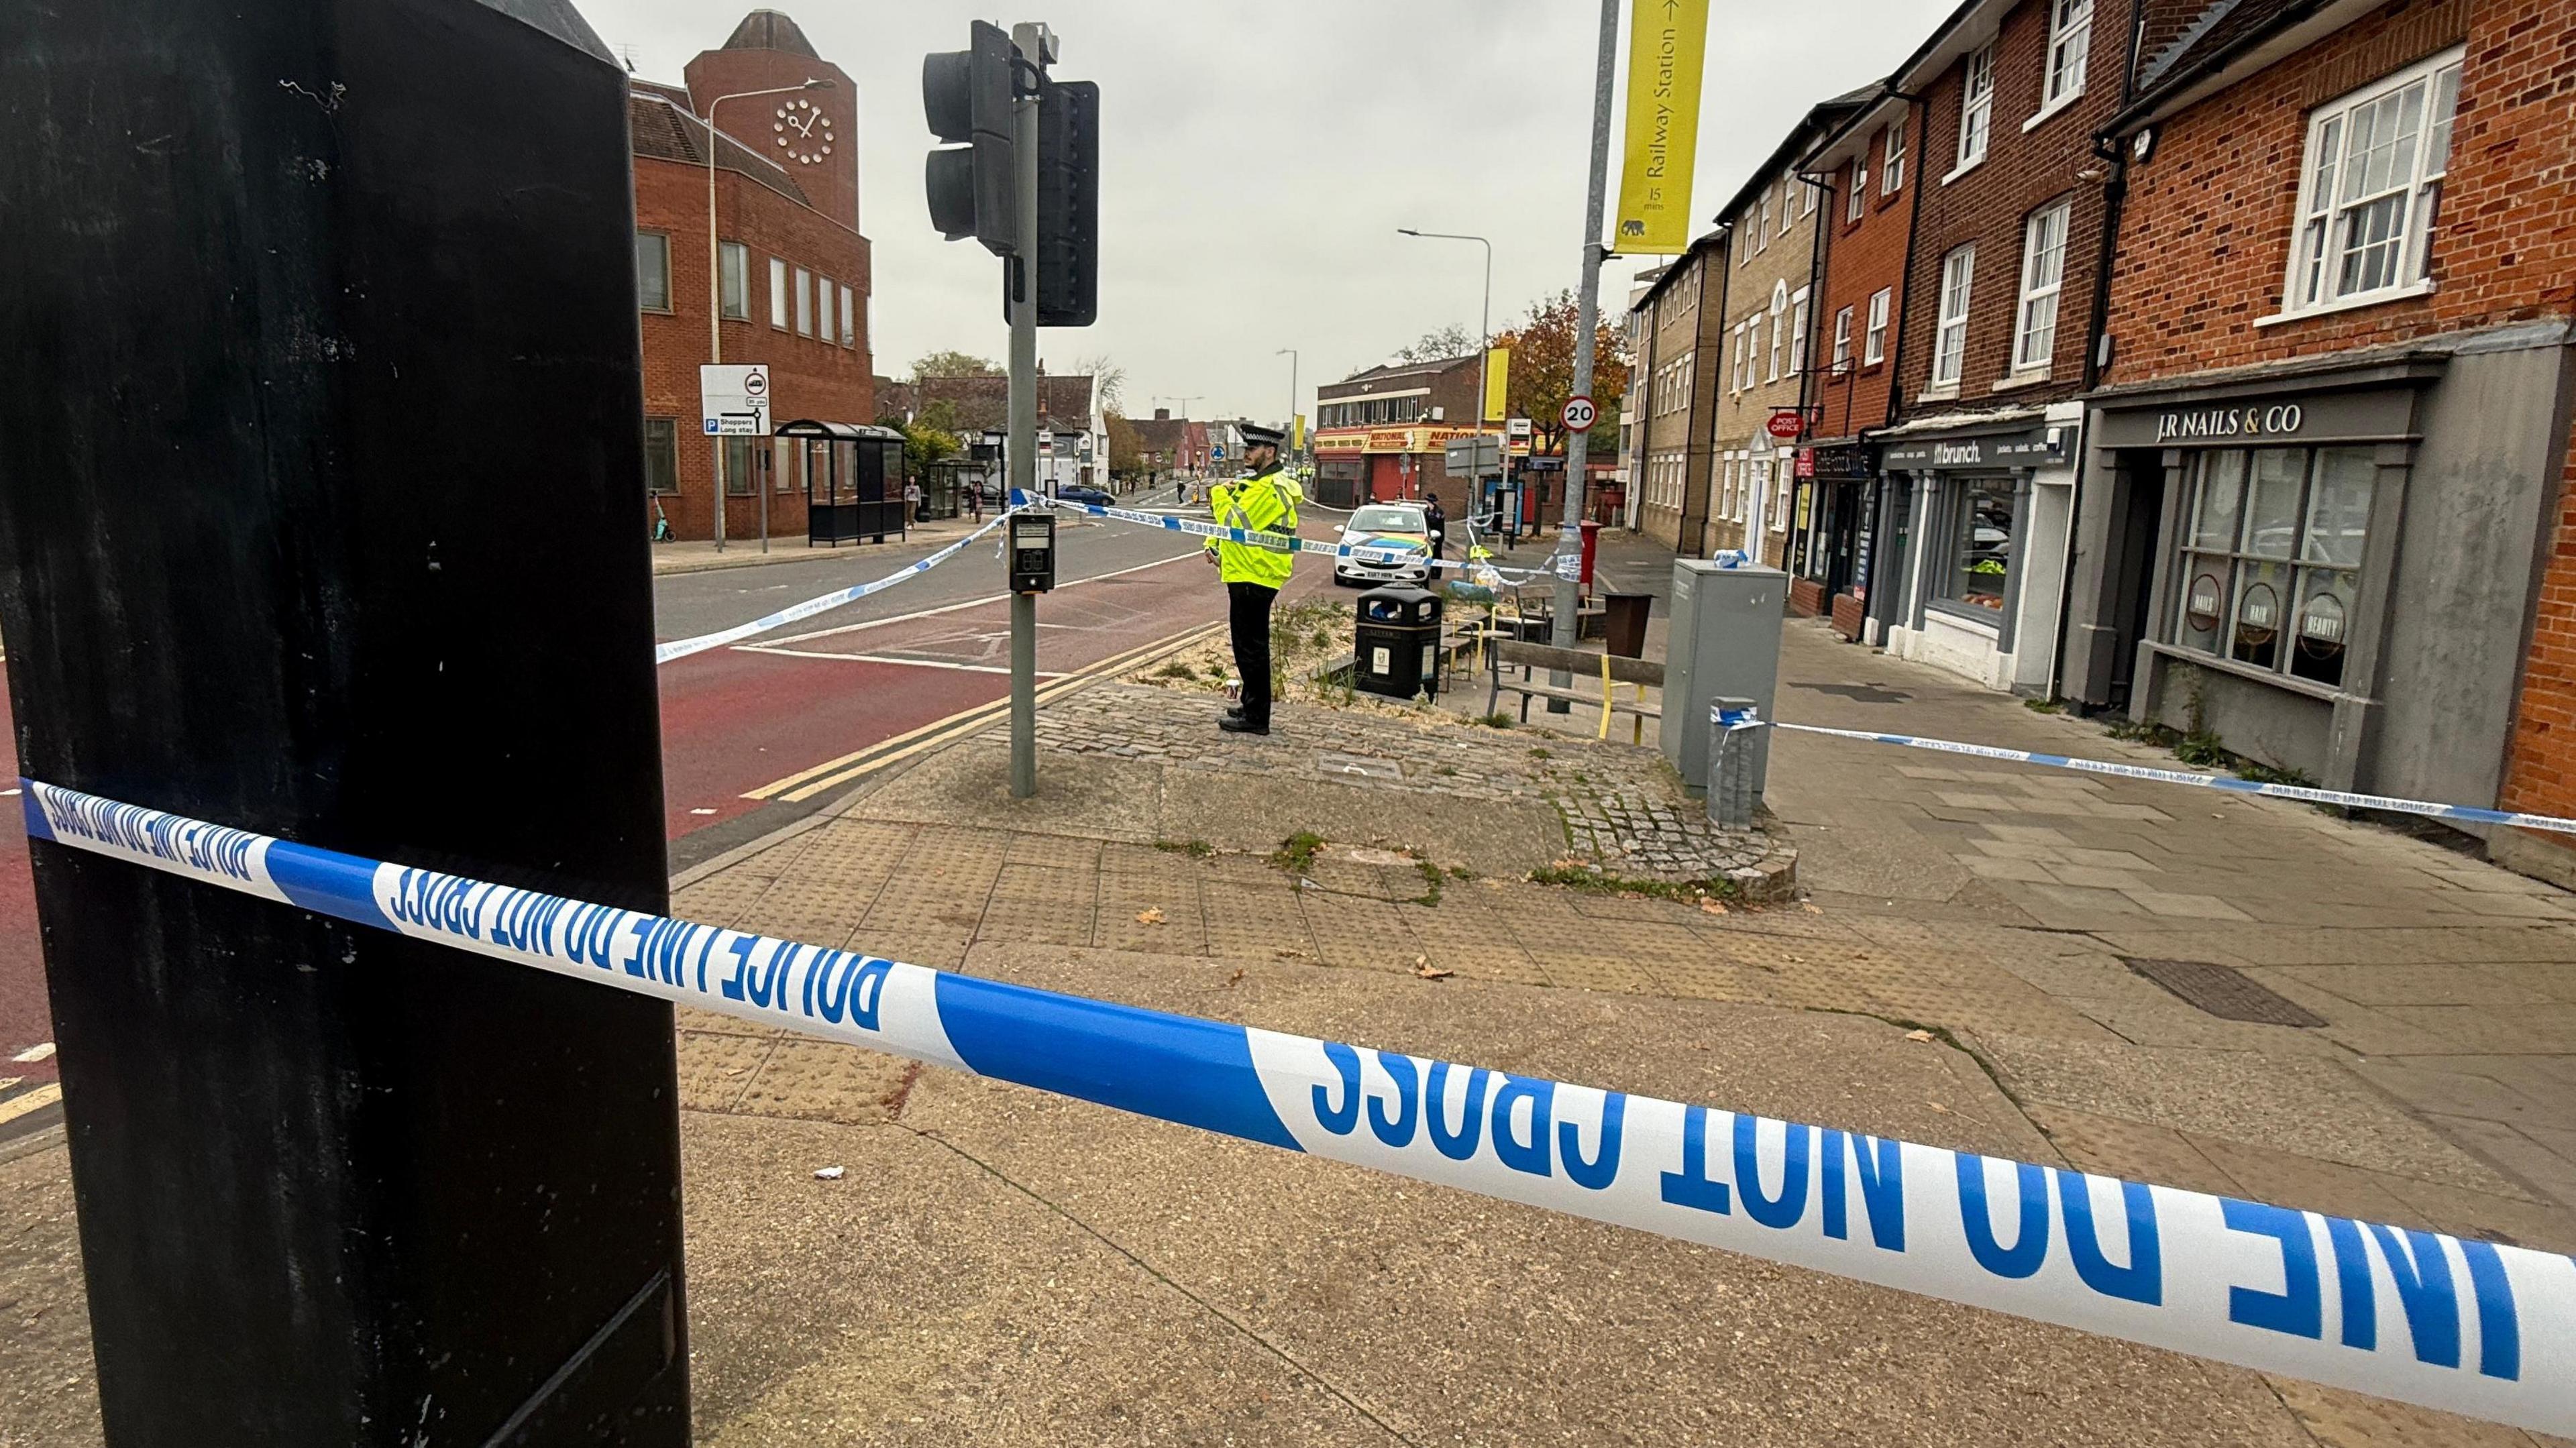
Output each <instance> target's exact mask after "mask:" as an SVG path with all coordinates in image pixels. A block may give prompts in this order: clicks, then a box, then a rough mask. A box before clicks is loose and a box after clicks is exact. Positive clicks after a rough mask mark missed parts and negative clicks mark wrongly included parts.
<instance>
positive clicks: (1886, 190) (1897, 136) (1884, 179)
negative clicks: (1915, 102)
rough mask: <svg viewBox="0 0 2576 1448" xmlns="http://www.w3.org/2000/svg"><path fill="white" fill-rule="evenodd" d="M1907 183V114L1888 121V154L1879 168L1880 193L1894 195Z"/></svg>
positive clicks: (1901, 114) (1898, 115)
mask: <svg viewBox="0 0 2576 1448" xmlns="http://www.w3.org/2000/svg"><path fill="white" fill-rule="evenodd" d="M1904 184H1905V115H1904V113H1903V112H1902V111H1900V112H1898V113H1897V117H1896V119H1895V120H1892V121H1890V122H1888V123H1887V155H1886V158H1885V161H1884V163H1883V164H1881V165H1880V166H1879V168H1878V194H1879V195H1881V196H1893V195H1895V194H1896V192H1897V189H1898V188H1899V187H1901V186H1903V185H1904Z"/></svg>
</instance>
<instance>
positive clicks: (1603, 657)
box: [1485, 637, 1664, 744]
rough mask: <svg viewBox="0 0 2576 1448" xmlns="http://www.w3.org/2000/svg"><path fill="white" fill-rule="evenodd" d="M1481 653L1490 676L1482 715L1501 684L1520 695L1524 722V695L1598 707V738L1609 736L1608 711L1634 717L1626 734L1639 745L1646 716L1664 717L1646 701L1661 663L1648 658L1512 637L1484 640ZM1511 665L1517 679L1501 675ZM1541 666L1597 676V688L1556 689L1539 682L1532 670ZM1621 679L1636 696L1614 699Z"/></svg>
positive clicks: (1660, 681) (1491, 708) (1660, 676)
mask: <svg viewBox="0 0 2576 1448" xmlns="http://www.w3.org/2000/svg"><path fill="white" fill-rule="evenodd" d="M1485 657H1486V659H1487V661H1488V662H1487V664H1486V671H1487V676H1488V679H1489V680H1490V686H1489V687H1488V689H1487V691H1486V694H1485V712H1486V714H1488V715H1491V714H1493V713H1495V712H1496V709H1495V705H1496V704H1497V703H1499V702H1500V701H1501V699H1502V696H1503V691H1504V690H1506V689H1508V690H1510V691H1511V692H1513V693H1515V694H1518V695H1520V696H1521V722H1522V723H1524V724H1526V723H1528V722H1529V706H1530V700H1532V699H1562V700H1564V701H1565V702H1567V703H1569V704H1588V705H1590V706H1592V707H1593V708H1596V709H1599V710H1600V711H1601V730H1600V735H1599V737H1600V738H1603V739H1607V738H1609V737H1610V719H1611V716H1612V715H1614V714H1628V715H1632V716H1634V718H1633V719H1632V721H1631V723H1632V725H1633V730H1632V735H1631V738H1632V740H1633V742H1636V743H1640V744H1642V743H1644V742H1645V739H1646V721H1647V720H1648V719H1661V718H1663V717H1664V711H1663V709H1662V707H1661V706H1659V705H1655V704H1649V703H1647V702H1646V690H1647V689H1648V688H1656V689H1660V688H1662V687H1663V686H1664V666H1663V665H1661V664H1659V663H1655V662H1653V661H1651V660H1647V659H1628V658H1621V657H1619V656H1618V655H1615V654H1608V653H1600V654H1595V653H1587V652H1585V651H1584V650H1582V649H1561V648H1558V647H1556V646H1555V645H1553V644H1536V643H1525V642H1523V641H1521V640H1519V639H1515V638H1500V637H1497V638H1491V639H1488V640H1487V641H1486V650H1485ZM1515 668H1516V669H1518V670H1520V677H1519V678H1518V679H1517V680H1515V679H1507V678H1505V677H1503V672H1504V670H1506V669H1515ZM1542 669H1544V670H1546V671H1548V672H1550V673H1554V672H1556V671H1558V670H1560V669H1561V670H1563V671H1565V672H1566V673H1568V674H1572V675H1574V676H1575V677H1576V678H1578V679H1584V680H1587V681H1588V680H1590V679H1592V678H1598V679H1599V680H1600V681H1601V683H1600V689H1599V691H1598V692H1597V693H1596V692H1593V691H1590V690H1587V689H1579V688H1558V687H1557V686H1555V685H1553V684H1543V683H1540V682H1538V680H1537V678H1536V674H1537V671H1539V670H1542ZM1621 684H1630V685H1634V686H1635V688H1636V690H1637V697H1635V698H1634V699H1622V698H1620V697H1619V691H1618V686H1619V685H1621Z"/></svg>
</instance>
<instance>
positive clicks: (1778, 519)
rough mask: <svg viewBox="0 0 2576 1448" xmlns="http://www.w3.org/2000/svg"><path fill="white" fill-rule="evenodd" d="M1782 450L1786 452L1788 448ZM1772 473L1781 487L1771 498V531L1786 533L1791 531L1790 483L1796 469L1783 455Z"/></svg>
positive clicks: (1772, 469)
mask: <svg viewBox="0 0 2576 1448" xmlns="http://www.w3.org/2000/svg"><path fill="white" fill-rule="evenodd" d="M1781 451H1782V452H1784V453H1785V452H1787V451H1788V449H1786V448H1783V449H1781ZM1771 473H1772V477H1773V479H1774V480H1775V486H1776V487H1777V488H1778V489H1779V491H1778V492H1776V493H1774V494H1773V495H1772V498H1771V531H1772V532H1774V533H1786V532H1788V531H1789V485H1790V483H1791V481H1792V480H1793V479H1794V478H1795V476H1796V469H1795V468H1793V467H1791V466H1790V463H1789V459H1788V458H1786V457H1783V458H1781V459H1780V461H1779V462H1777V463H1775V464H1774V465H1773V466H1772V468H1771Z"/></svg>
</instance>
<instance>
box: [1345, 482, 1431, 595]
mask: <svg viewBox="0 0 2576 1448" xmlns="http://www.w3.org/2000/svg"><path fill="white" fill-rule="evenodd" d="M1333 531H1334V532H1336V533H1339V534H1341V535H1342V541H1343V542H1344V543H1347V544H1350V545H1351V546H1353V547H1355V548H1382V549H1392V550H1396V551H1400V552H1402V553H1404V554H1405V555H1406V557H1405V558H1404V560H1403V561H1402V562H1378V561H1375V560H1372V559H1363V558H1351V557H1342V558H1336V559H1334V560H1333V582H1335V583H1337V584H1342V585H1346V586H1348V587H1352V588H1365V587H1367V586H1369V585H1371V584H1376V583H1421V582H1424V581H1425V580H1427V579H1429V578H1430V576H1431V528H1430V525H1429V524H1428V523H1426V522H1424V521H1423V517H1422V508H1421V505H1419V504H1416V503H1371V504H1369V505H1368V506H1367V507H1364V508H1362V509H1360V510H1359V511H1358V512H1356V513H1353V514H1352V515H1351V521H1350V522H1348V523H1347V524H1344V525H1342V526H1340V527H1338V528H1335V529H1334V530H1333Z"/></svg>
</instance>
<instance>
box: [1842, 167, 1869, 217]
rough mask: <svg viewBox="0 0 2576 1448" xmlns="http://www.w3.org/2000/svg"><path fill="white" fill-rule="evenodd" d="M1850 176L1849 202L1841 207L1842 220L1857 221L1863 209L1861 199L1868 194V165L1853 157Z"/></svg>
mask: <svg viewBox="0 0 2576 1448" xmlns="http://www.w3.org/2000/svg"><path fill="white" fill-rule="evenodd" d="M1851 176H1852V178H1851V200H1850V202H1849V204H1847V205H1845V206H1844V207H1843V220H1845V221H1858V220H1860V217H1861V211H1862V209H1863V202H1862V200H1861V198H1862V197H1864V196H1866V195H1868V194H1869V163H1868V162H1867V161H1864V160H1862V159H1861V158H1860V157H1858V156H1854V157H1853V158H1852V167H1851Z"/></svg>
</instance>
